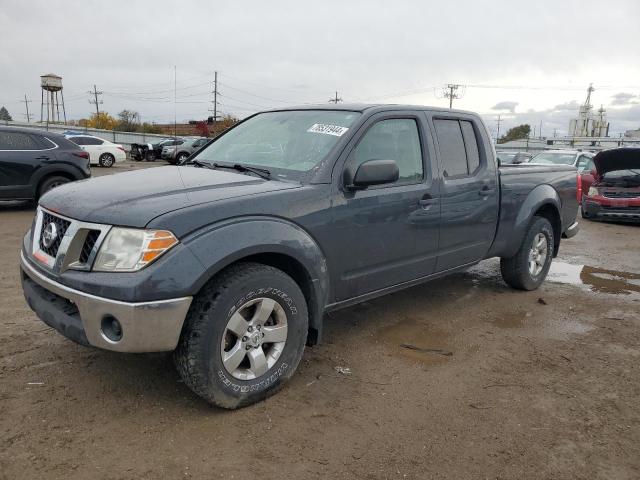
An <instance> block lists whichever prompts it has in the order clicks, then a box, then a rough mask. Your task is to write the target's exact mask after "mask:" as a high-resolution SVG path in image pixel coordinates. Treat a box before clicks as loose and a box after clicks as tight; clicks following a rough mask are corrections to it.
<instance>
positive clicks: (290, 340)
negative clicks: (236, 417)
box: [174, 263, 309, 409]
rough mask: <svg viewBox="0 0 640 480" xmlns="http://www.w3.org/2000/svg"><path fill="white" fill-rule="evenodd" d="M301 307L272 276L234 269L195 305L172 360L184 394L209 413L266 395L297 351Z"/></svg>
mask: <svg viewBox="0 0 640 480" xmlns="http://www.w3.org/2000/svg"><path fill="white" fill-rule="evenodd" d="M308 322H309V320H308V313H307V305H306V301H305V298H304V295H303V294H302V291H301V290H300V288H299V287H298V285H297V284H296V283H295V282H294V281H293V280H292V279H291V277H289V276H288V275H287V274H285V273H284V272H282V271H281V270H278V269H277V268H274V267H270V266H267V265H262V264H258V263H240V264H238V265H235V266H232V267H230V268H228V269H227V270H225V271H223V272H222V273H221V274H220V275H219V276H217V277H216V278H214V279H213V280H212V281H211V282H209V283H208V284H207V285H206V286H205V287H203V289H202V290H201V292H200V293H199V294H198V295H197V296H196V297H195V298H194V301H193V303H192V305H191V308H190V309H189V313H188V315H187V319H186V321H185V326H184V328H183V331H182V334H181V336H180V340H179V342H178V347H177V348H176V351H175V352H174V359H175V363H176V367H177V369H178V372H179V373H180V375H181V377H182V379H183V380H184V382H185V383H186V384H187V386H188V387H189V388H191V390H193V391H194V392H195V393H196V394H197V395H199V396H200V397H202V398H203V399H205V400H206V401H207V402H209V403H211V404H212V405H216V406H218V407H222V408H229V409H234V408H239V407H244V406H246V405H250V404H252V403H255V402H258V401H260V400H263V399H265V398H267V397H269V396H270V395H273V394H274V393H275V392H277V391H278V389H279V388H280V387H281V386H282V385H283V384H284V382H285V381H286V380H288V379H289V378H290V377H291V376H292V375H293V373H294V372H295V370H296V368H297V367H298V363H300V359H301V358H302V353H303V351H304V346H305V341H306V337H307V331H308Z"/></svg>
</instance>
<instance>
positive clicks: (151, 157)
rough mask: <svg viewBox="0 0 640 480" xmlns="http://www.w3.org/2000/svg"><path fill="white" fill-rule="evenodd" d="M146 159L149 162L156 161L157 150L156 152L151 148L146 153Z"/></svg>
mask: <svg viewBox="0 0 640 480" xmlns="http://www.w3.org/2000/svg"><path fill="white" fill-rule="evenodd" d="M145 160H146V161H147V162H155V161H156V152H154V151H153V150H149V151H148V152H147V154H146V155H145Z"/></svg>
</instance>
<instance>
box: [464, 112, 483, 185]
mask: <svg viewBox="0 0 640 480" xmlns="http://www.w3.org/2000/svg"><path fill="white" fill-rule="evenodd" d="M460 126H461V127H462V138H464V146H465V147H466V149H467V165H468V166H469V173H470V174H473V172H475V171H476V170H477V169H478V167H479V166H480V151H479V150H478V140H477V138H476V132H475V131H474V130H473V125H472V124H471V122H467V121H466V120H461V121H460Z"/></svg>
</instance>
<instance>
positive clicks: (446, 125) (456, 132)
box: [433, 119, 469, 177]
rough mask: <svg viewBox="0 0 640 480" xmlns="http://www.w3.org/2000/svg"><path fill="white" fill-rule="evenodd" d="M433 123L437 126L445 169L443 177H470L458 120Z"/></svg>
mask: <svg viewBox="0 0 640 480" xmlns="http://www.w3.org/2000/svg"><path fill="white" fill-rule="evenodd" d="M433 123H434V124H435V126H436V136H437V137H438V145H439V147H440V156H441V157H442V163H443V167H444V171H443V172H442V173H443V175H444V176H445V177H455V176H458V175H468V174H469V170H468V167H467V154H466V151H465V148H464V140H463V138H462V130H460V123H459V122H458V120H442V119H437V120H434V122H433Z"/></svg>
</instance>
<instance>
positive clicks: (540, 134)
mask: <svg viewBox="0 0 640 480" xmlns="http://www.w3.org/2000/svg"><path fill="white" fill-rule="evenodd" d="M538 135H539V136H540V140H542V120H540V130H538Z"/></svg>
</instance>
